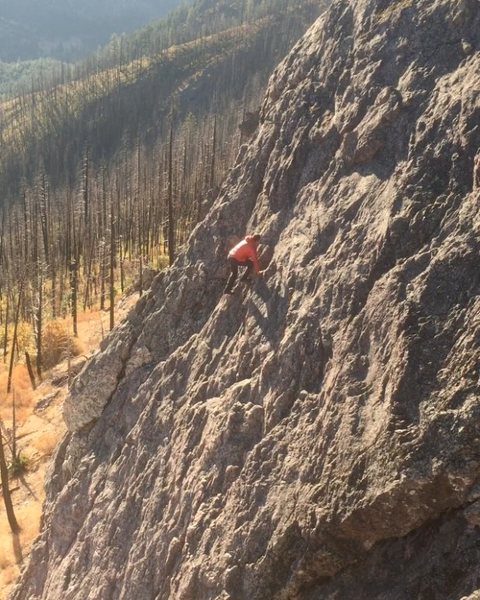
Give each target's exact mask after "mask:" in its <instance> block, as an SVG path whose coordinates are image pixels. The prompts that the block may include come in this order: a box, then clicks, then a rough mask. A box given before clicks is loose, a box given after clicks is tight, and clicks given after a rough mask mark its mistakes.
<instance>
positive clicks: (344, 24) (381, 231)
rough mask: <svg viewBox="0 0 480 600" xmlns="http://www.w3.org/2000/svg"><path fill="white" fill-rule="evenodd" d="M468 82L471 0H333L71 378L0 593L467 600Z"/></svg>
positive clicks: (476, 558) (470, 490)
mask: <svg viewBox="0 0 480 600" xmlns="http://www.w3.org/2000/svg"><path fill="white" fill-rule="evenodd" d="M478 90H480V11H479V9H478V2H476V1H475V0H464V1H462V2H455V3H454V2H451V1H450V0H418V1H416V2H413V1H410V0H402V1H401V2H394V3H392V2H386V1H384V0H357V1H356V2H351V1H350V0H335V1H334V2H333V4H332V6H331V7H330V9H328V10H327V11H326V13H325V14H324V15H323V16H322V17H321V18H320V19H319V20H318V21H317V22H316V23H315V25H314V26H313V27H312V28H310V29H309V31H308V32H307V34H306V35H305V36H304V37H303V39H302V40H301V41H300V42H299V43H298V44H297V45H296V46H295V47H294V48H293V50H292V52H291V53H290V54H289V56H288V57H287V58H286V59H285V61H283V62H282V63H281V64H280V66H279V67H278V68H277V69H276V71H275V73H274V75H273V76H272V78H271V80H270V84H269V87H268V90H267V93H266V97H265V100H264V102H263V105H262V110H261V115H260V125H259V128H258V130H257V132H256V133H255V135H254V137H253V139H252V140H251V141H250V143H249V144H248V145H247V146H242V151H241V153H240V156H239V157H238V160H237V162H236V164H235V166H234V167H233V169H232V170H231V171H230V174H229V176H228V178H227V179H226V180H225V181H224V182H223V184H222V186H221V190H220V192H219V195H218V197H217V198H216V200H215V202H214V204H213V206H212V207H211V209H210V210H209V212H208V214H207V215H206V217H205V218H204V220H203V221H202V222H201V223H200V224H199V225H198V226H197V227H196V228H195V230H194V232H193V234H192V235H191V237H190V239H189V242H188V244H187V246H186V247H185V249H184V250H183V251H181V252H180V254H179V256H178V257H177V259H176V261H175V263H174V265H173V266H172V267H171V268H170V269H169V270H168V271H166V272H164V273H162V274H160V275H159V276H158V277H157V278H156V279H155V281H154V283H153V286H152V288H151V290H150V292H149V293H148V294H146V295H145V296H144V297H143V299H142V300H140V302H139V303H138V304H137V306H136V308H135V310H134V311H132V313H131V314H130V315H129V317H128V319H127V320H126V321H125V322H124V323H123V324H122V325H121V326H119V327H118V328H117V329H116V330H114V331H113V332H112V333H111V335H110V336H109V338H108V339H107V340H106V342H105V343H104V345H103V347H102V352H100V353H99V354H97V355H96V356H95V357H94V358H93V359H92V360H91V361H90V362H89V364H88V365H87V366H86V368H85V369H84V370H83V371H82V373H81V374H80V375H79V377H78V378H77V379H76V380H75V382H74V385H73V388H72V390H71V394H70V396H69V397H68V398H67V400H66V403H65V408H64V414H65V419H66V422H67V426H68V429H69V433H68V434H67V435H66V437H65V438H64V440H63V441H62V443H61V445H60V446H59V448H58V450H57V452H56V455H55V459H54V466H53V470H52V474H51V477H50V479H49V481H48V483H47V498H46V502H45V507H44V511H45V512H44V520H43V531H42V533H41V536H40V538H39V539H38V541H37V543H36V545H35V547H34V549H33V552H32V558H31V561H30V563H29V566H28V567H27V569H26V571H25V573H24V575H23V577H22V579H21V581H20V583H19V584H18V586H17V588H16V590H15V592H14V593H13V595H12V600H34V599H35V600H40V599H42V600H57V599H60V598H62V599H63V598H68V599H69V600H77V599H78V600H80V599H81V600H100V599H101V600H103V599H106V598H111V599H124V600H126V599H130V598H141V599H142V600H143V599H145V600H146V599H150V598H152V599H153V598H155V599H157V600H193V599H195V600H207V599H209V600H227V599H230V600H287V599H288V600H319V599H322V600H323V599H331V600H333V599H334V598H337V599H338V598H341V599H342V600H348V599H350V598H352V600H353V599H354V598H355V599H356V600H358V599H365V600H366V599H368V600H381V599H382V600H383V599H385V598H388V599H389V600H397V599H398V600H407V599H408V600H410V599H412V598H418V599H423V600H427V599H428V600H447V599H448V600H451V599H453V598H455V599H459V598H462V597H466V596H470V595H471V596H472V598H473V597H474V593H475V591H476V590H477V588H478V585H479V584H478V580H479V579H478V578H479V565H480V549H479V547H478V543H477V542H478V526H479V523H480V517H479V510H480V509H479V506H478V505H479V500H480V491H479V490H480V431H479V423H480V420H479V417H480V414H479V413H480V407H479V403H478V398H479V391H480V390H479V380H478V374H479V368H480V348H479V344H478V341H479V340H478V334H479V327H478V324H479V316H480V299H479V292H480V274H479V270H478V252H479V234H480V213H479V211H478V204H479V199H480V197H479V194H480V191H479V186H478V184H479V177H480V175H479V173H478V169H479V168H480V166H478V164H479V160H480V158H479V154H478V150H479V147H480V130H479V128H478V122H479V117H480V103H479V101H478V100H479V98H478ZM475 161H476V163H475ZM475 164H477V167H476V168H477V171H476V172H475V166H474V165H475ZM252 230H260V231H261V233H262V234H263V242H264V251H263V256H262V260H263V264H264V267H265V268H266V273H265V278H264V279H263V280H258V281H257V282H256V284H255V286H254V287H253V289H251V290H250V289H243V288H241V287H240V286H239V287H238V288H237V289H236V290H235V293H234V295H233V296H232V297H224V296H222V289H223V285H224V282H225V254H226V250H227V248H228V246H229V243H230V242H231V241H232V240H233V239H234V238H235V236H238V235H243V234H244V233H245V232H246V231H252Z"/></svg>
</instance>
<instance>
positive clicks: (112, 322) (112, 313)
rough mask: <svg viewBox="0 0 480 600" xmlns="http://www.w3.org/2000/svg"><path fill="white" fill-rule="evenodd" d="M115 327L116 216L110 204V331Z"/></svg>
mask: <svg viewBox="0 0 480 600" xmlns="http://www.w3.org/2000/svg"><path fill="white" fill-rule="evenodd" d="M114 327H115V216H114V213H113V196H112V197H111V202H110V330H112V329H113V328H114Z"/></svg>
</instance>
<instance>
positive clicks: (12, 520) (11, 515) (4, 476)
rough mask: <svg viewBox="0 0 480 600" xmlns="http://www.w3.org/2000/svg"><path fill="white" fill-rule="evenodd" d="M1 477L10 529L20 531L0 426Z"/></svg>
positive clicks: (14, 531)
mask: <svg viewBox="0 0 480 600" xmlns="http://www.w3.org/2000/svg"><path fill="white" fill-rule="evenodd" d="M0 477H1V480H2V493H3V501H4V503H5V510H6V512H7V518H8V523H9V525H10V529H11V530H12V533H18V532H19V531H20V526H19V525H18V522H17V519H16V517H15V511H14V510H13V503H12V497H11V495H10V488H9V485H8V468H7V462H6V460H5V452H4V446H3V435H2V430H1V428H0Z"/></svg>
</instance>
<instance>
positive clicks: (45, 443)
mask: <svg viewBox="0 0 480 600" xmlns="http://www.w3.org/2000/svg"><path fill="white" fill-rule="evenodd" d="M58 441H59V435H58V433H56V432H55V431H47V432H45V433H42V434H40V435H39V436H37V437H36V438H35V439H34V440H33V442H32V446H33V447H34V448H35V450H37V451H38V452H39V453H40V454H41V455H42V456H51V455H52V454H53V451H54V450H55V446H56V445H57V444H58Z"/></svg>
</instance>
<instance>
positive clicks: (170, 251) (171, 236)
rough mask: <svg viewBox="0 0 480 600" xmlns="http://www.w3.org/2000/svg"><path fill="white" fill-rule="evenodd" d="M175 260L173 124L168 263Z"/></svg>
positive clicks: (169, 158) (170, 143)
mask: <svg viewBox="0 0 480 600" xmlns="http://www.w3.org/2000/svg"><path fill="white" fill-rule="evenodd" d="M174 260H175V222H174V216H173V124H170V141H169V150H168V262H169V264H170V265H173V262H174Z"/></svg>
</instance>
